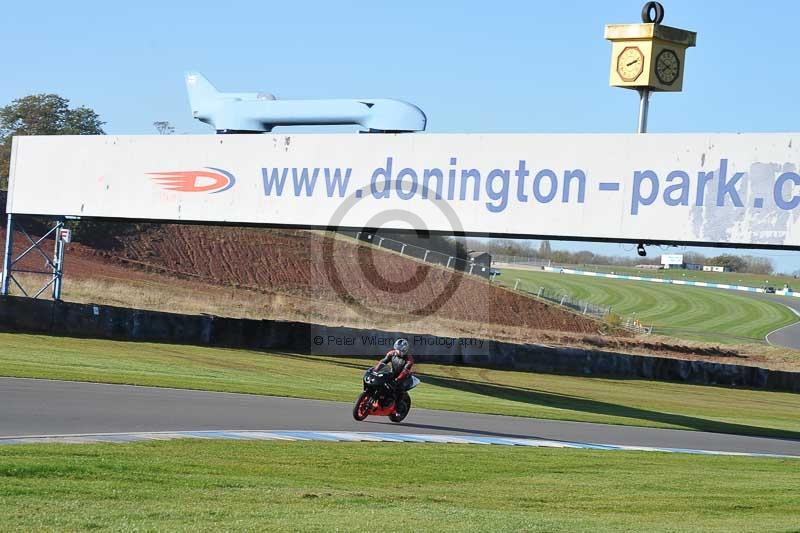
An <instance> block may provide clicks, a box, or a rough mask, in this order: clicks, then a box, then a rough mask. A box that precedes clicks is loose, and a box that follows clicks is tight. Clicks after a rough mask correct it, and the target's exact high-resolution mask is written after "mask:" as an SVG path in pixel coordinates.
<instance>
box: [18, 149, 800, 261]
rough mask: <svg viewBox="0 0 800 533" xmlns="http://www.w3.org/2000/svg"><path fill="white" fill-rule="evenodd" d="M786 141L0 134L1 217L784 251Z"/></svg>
mask: <svg viewBox="0 0 800 533" xmlns="http://www.w3.org/2000/svg"><path fill="white" fill-rule="evenodd" d="M798 165H800V134H797V133H781V134H747V135H716V134H690V135H684V134H680V135H662V134H647V135H544V134H541V135H539V134H537V135H532V134H514V135H506V134H494V135H481V134H441V135H439V134H419V135H417V134H399V135H389V134H371V135H368V134H298V135H223V136H214V135H208V136H122V137H117V136H83V137H77V136H65V137H59V136H54V137H17V138H15V139H14V145H13V154H12V168H11V183H10V191H9V199H8V210H9V212H11V213H27V214H40V215H71V216H80V217H112V218H120V219H145V220H148V219H149V220H161V221H191V222H201V223H202V222H204V223H234V224H236V223H239V224H265V225H288V226H295V227H332V226H335V227H349V228H363V227H384V228H393V229H410V228H418V229H419V228H426V229H428V230H433V231H442V232H463V233H467V234H477V235H516V236H537V237H552V238H559V237H561V238H577V239H599V240H612V241H617V240H629V241H645V242H651V241H656V242H675V243H721V244H743V245H756V246H789V247H800V174H798Z"/></svg>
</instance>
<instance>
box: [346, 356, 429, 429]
mask: <svg viewBox="0 0 800 533" xmlns="http://www.w3.org/2000/svg"><path fill="white" fill-rule="evenodd" d="M406 383H408V381H407V380H406ZM419 383H420V381H419V379H418V378H417V377H416V376H411V381H410V383H409V384H408V386H407V388H403V389H402V390H397V388H398V387H403V385H402V384H399V383H396V382H395V381H394V377H393V375H392V371H391V369H390V368H382V369H380V370H375V369H374V368H370V369H369V370H367V371H366V372H364V392H362V393H361V394H360V395H359V396H358V398H357V399H356V404H355V405H354V406H353V418H355V419H356V420H358V421H359V422H360V421H362V420H364V419H365V418H367V417H368V416H370V415H372V416H388V417H389V420H391V421H392V422H402V421H403V419H404V418H405V417H406V416H408V412H409V411H410V410H411V396H409V394H408V391H410V390H411V389H413V388H414V387H416V386H417V385H419Z"/></svg>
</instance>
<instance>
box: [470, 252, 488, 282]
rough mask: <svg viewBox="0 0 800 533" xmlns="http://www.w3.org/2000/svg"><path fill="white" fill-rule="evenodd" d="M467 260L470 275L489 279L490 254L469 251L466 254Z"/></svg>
mask: <svg viewBox="0 0 800 533" xmlns="http://www.w3.org/2000/svg"><path fill="white" fill-rule="evenodd" d="M467 258H468V259H469V262H470V263H471V265H470V266H471V268H472V273H473V274H476V275H478V276H481V277H483V278H486V279H489V278H490V277H491V275H492V254H490V253H489V252H480V251H477V250H470V251H468V252H467Z"/></svg>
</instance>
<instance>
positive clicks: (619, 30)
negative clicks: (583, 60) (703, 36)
mask: <svg viewBox="0 0 800 533" xmlns="http://www.w3.org/2000/svg"><path fill="white" fill-rule="evenodd" d="M663 20H664V6H662V5H661V4H660V3H658V2H647V3H646V4H645V5H644V7H643V8H642V23H641V24H608V25H606V31H605V38H606V39H607V40H609V41H611V44H612V46H611V79H610V85H611V86H612V87H623V88H625V89H636V90H637V91H638V92H639V127H638V129H637V131H638V132H639V133H646V132H647V115H648V112H649V110H650V95H651V94H652V93H654V92H680V91H682V90H683V72H684V65H685V58H686V49H687V48H690V47H693V46H695V44H696V43H697V34H696V33H695V32H693V31H688V30H682V29H680V28H672V27H670V26H664V25H662V24H661V22H662V21H663Z"/></svg>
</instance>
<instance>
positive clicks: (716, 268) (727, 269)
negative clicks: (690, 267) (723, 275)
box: [703, 265, 731, 272]
mask: <svg viewBox="0 0 800 533" xmlns="http://www.w3.org/2000/svg"><path fill="white" fill-rule="evenodd" d="M730 271H731V268H730V267H726V266H717V265H703V272H730Z"/></svg>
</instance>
